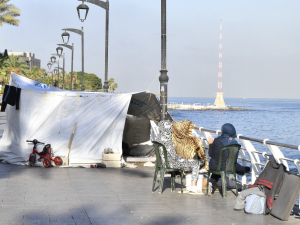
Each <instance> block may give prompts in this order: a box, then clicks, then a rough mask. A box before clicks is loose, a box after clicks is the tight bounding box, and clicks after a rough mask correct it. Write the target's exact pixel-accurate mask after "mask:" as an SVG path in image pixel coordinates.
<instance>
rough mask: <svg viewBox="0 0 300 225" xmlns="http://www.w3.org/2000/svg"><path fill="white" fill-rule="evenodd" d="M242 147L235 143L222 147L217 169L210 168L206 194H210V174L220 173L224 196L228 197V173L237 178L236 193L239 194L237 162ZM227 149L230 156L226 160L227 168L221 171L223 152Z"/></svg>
mask: <svg viewBox="0 0 300 225" xmlns="http://www.w3.org/2000/svg"><path fill="white" fill-rule="evenodd" d="M240 148H241V145H239V144H234V145H227V146H224V147H222V148H221V149H220V154H219V163H218V167H217V170H208V174H207V184H206V192H205V195H208V185H209V178H210V174H218V175H220V176H221V180H222V195H223V198H227V186H226V174H233V175H234V179H235V188H236V195H238V188H237V182H236V163H237V157H238V155H239V150H240ZM226 149H228V158H227V161H226V168H225V171H221V164H222V153H223V151H225V150H226Z"/></svg>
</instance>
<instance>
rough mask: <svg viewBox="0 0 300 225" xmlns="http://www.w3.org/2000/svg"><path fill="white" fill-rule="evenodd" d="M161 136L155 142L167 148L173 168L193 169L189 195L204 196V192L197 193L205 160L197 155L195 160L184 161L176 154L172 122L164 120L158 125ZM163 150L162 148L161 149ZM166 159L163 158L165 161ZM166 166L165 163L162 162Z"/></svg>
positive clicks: (160, 151) (161, 153)
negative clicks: (198, 181)
mask: <svg viewBox="0 0 300 225" xmlns="http://www.w3.org/2000/svg"><path fill="white" fill-rule="evenodd" d="M158 127H159V134H158V135H157V136H156V138H155V141H157V142H159V143H161V144H163V145H164V146H165V147H166V150H167V154H168V160H169V164H170V167H171V168H175V169H182V170H184V169H187V168H191V169H192V182H191V187H190V188H189V190H188V191H189V194H192V195H195V194H196V195H197V194H203V193H202V192H201V193H200V192H197V186H196V184H197V180H198V175H199V170H200V166H202V165H203V164H204V160H202V159H199V157H198V155H197V154H196V155H195V157H194V159H184V158H182V157H181V156H179V155H177V154H176V151H175V147H174V144H173V141H172V128H173V124H172V122H170V121H167V120H163V121H160V122H159V124H158ZM160 148H161V147H160ZM159 153H160V155H161V156H162V155H163V152H162V149H159ZM163 158H164V157H162V159H163ZM162 161H163V160H162ZM162 163H163V164H164V162H162Z"/></svg>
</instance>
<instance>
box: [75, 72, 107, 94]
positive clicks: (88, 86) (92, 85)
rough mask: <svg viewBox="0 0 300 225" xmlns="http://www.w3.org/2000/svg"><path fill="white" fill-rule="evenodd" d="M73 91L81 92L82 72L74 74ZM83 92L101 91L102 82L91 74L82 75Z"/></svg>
mask: <svg viewBox="0 0 300 225" xmlns="http://www.w3.org/2000/svg"><path fill="white" fill-rule="evenodd" d="M74 74H76V76H75V82H74V90H81V85H82V76H81V74H82V72H75V73H74ZM84 87H85V91H99V90H100V89H102V80H101V78H99V77H97V76H96V75H95V74H93V73H84Z"/></svg>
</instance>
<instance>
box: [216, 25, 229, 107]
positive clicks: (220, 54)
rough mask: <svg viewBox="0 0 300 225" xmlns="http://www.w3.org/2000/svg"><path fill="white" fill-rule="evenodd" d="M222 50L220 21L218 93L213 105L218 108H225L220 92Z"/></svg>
mask: <svg viewBox="0 0 300 225" xmlns="http://www.w3.org/2000/svg"><path fill="white" fill-rule="evenodd" d="M222 49H223V44H222V20H220V43H219V69H218V92H217V93H216V94H217V96H216V100H215V103H214V106H216V107H218V108H225V107H226V105H225V102H224V98H223V90H222V75H223V74H222V58H223V55H222Z"/></svg>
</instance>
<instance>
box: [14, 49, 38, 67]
mask: <svg viewBox="0 0 300 225" xmlns="http://www.w3.org/2000/svg"><path fill="white" fill-rule="evenodd" d="M8 55H14V56H19V58H20V59H23V60H24V61H25V62H26V63H27V65H28V69H31V68H32V67H33V66H36V67H38V68H41V60H40V59H36V58H35V54H33V53H31V52H8Z"/></svg>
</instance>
